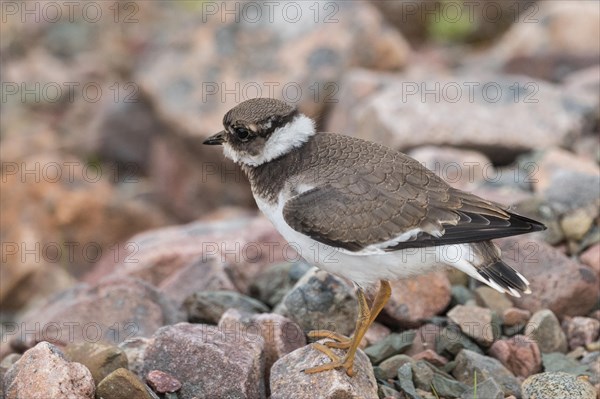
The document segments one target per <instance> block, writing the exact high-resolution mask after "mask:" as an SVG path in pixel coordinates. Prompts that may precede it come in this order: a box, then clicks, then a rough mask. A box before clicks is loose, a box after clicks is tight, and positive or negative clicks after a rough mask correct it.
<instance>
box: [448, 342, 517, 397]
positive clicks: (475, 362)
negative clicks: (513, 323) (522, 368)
mask: <svg viewBox="0 0 600 399" xmlns="http://www.w3.org/2000/svg"><path fill="white" fill-rule="evenodd" d="M455 360H456V365H455V367H454V370H452V375H453V376H454V377H455V378H456V379H457V380H458V381H460V382H462V383H464V384H467V385H468V386H473V383H474V381H475V380H474V376H475V373H477V381H478V382H481V381H484V380H486V379H488V378H493V379H494V380H495V381H496V382H497V383H498V384H499V385H500V386H501V387H502V391H503V392H504V394H505V395H515V396H517V397H519V396H520V394H521V389H520V386H519V382H518V380H517V379H516V378H515V376H514V375H513V374H512V373H511V372H510V371H509V370H508V369H507V368H506V367H504V366H503V365H502V363H500V362H499V361H498V360H496V359H494V358H491V357H487V356H483V355H480V354H478V353H475V352H472V351H470V350H466V349H463V350H462V351H460V352H459V353H458V355H457V356H456V359H455Z"/></svg>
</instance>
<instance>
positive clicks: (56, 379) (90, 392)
mask: <svg viewBox="0 0 600 399" xmlns="http://www.w3.org/2000/svg"><path fill="white" fill-rule="evenodd" d="M4 389H5V391H4V393H5V398H6V399H20V398H27V399H48V398H73V399H93V398H94V392H95V386H94V380H93V378H92V374H91V373H90V371H89V370H88V369H87V368H86V367H85V366H83V365H81V364H79V363H72V362H69V361H67V360H66V359H65V357H64V355H63V354H62V352H61V351H60V350H59V349H58V348H57V347H55V346H54V345H52V344H49V343H48V342H40V343H39V344H37V345H36V346H35V347H33V348H31V349H30V350H28V351H27V352H25V353H24V354H23V356H22V357H21V358H20V359H19V360H18V361H17V362H16V363H15V364H13V365H12V367H11V368H10V369H9V370H8V371H7V372H6V374H5V376H4Z"/></svg>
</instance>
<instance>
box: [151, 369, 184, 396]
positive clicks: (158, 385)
mask: <svg viewBox="0 0 600 399" xmlns="http://www.w3.org/2000/svg"><path fill="white" fill-rule="evenodd" d="M146 381H148V385H149V386H150V387H151V388H152V389H153V390H155V391H156V392H158V393H165V392H176V391H179V390H180V389H181V382H179V380H178V379H177V378H175V377H173V376H172V375H171V374H169V373H165V372H164V371H160V370H151V371H150V372H149V373H148V375H146Z"/></svg>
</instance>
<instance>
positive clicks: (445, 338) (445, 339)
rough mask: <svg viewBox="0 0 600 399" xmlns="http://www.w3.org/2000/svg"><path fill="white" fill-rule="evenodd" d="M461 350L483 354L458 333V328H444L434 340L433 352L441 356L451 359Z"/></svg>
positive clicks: (471, 342)
mask: <svg viewBox="0 0 600 399" xmlns="http://www.w3.org/2000/svg"><path fill="white" fill-rule="evenodd" d="M463 349H468V350H470V351H473V352H475V353H479V354H483V352H482V351H481V349H479V347H478V346H477V345H476V344H475V343H474V342H473V341H471V340H470V339H469V338H468V337H467V336H466V335H464V334H463V333H462V332H461V331H460V328H459V327H457V326H449V327H444V328H443V329H442V331H441V332H440V334H439V337H438V338H437V340H436V343H435V351H436V352H437V353H439V354H440V355H442V356H445V357H448V358H453V357H454V356H456V355H457V354H458V353H459V352H460V351H461V350H463Z"/></svg>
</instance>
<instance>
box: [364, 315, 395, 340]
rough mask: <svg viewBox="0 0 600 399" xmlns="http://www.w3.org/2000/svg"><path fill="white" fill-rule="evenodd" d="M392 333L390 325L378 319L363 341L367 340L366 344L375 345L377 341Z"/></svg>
mask: <svg viewBox="0 0 600 399" xmlns="http://www.w3.org/2000/svg"><path fill="white" fill-rule="evenodd" d="M390 333H391V331H390V329H389V328H388V327H386V326H384V325H383V324H381V323H378V322H376V321H375V322H373V324H371V326H370V327H369V329H368V330H367V332H366V333H365V337H364V338H363V341H366V345H365V346H370V345H375V344H376V343H377V342H379V341H381V340H382V339H384V338H385V337H387V336H388V335H390ZM361 344H362V342H361Z"/></svg>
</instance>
